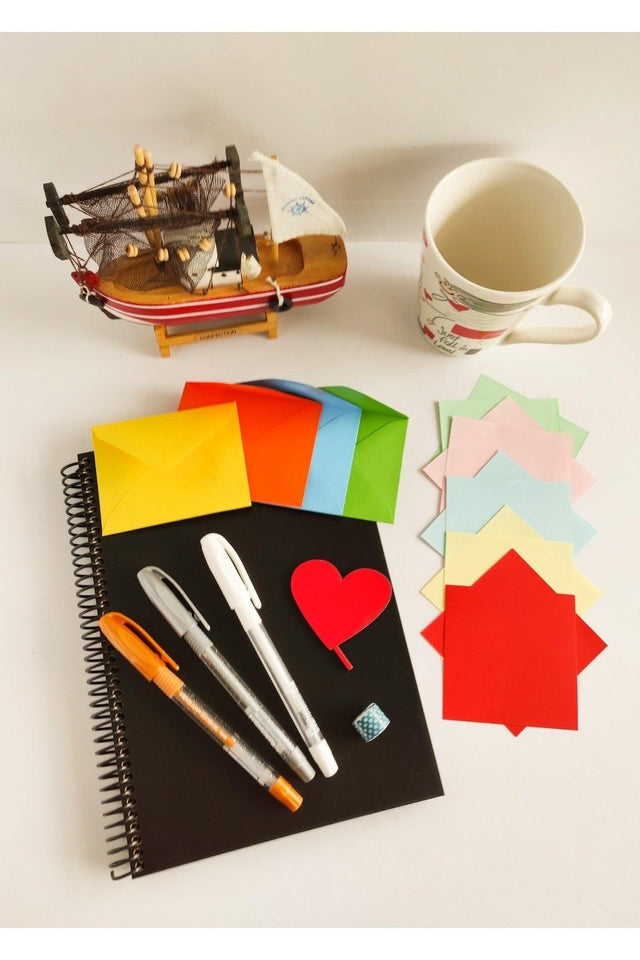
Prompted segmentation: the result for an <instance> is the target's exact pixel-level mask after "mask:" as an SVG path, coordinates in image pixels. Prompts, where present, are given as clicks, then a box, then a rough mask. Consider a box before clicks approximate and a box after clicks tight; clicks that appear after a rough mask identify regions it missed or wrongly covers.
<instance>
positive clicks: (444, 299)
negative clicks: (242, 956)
mask: <svg viewBox="0 0 640 960" xmlns="http://www.w3.org/2000/svg"><path fill="white" fill-rule="evenodd" d="M422 241H423V246H422V261H421V270H420V285H419V292H418V301H419V306H418V322H419V324H420V328H421V330H422V332H423V333H424V335H425V337H426V339H427V340H428V342H429V343H430V344H431V346H432V347H434V348H435V349H436V350H439V351H441V352H442V353H445V354H448V355H449V356H469V355H471V354H476V353H478V352H479V351H480V350H484V349H486V348H487V347H493V346H497V345H499V344H500V345H501V344H507V343H582V342H584V341H585V340H592V339H593V338H594V337H597V336H598V334H600V333H602V331H603V330H604V329H605V327H606V326H607V324H608V322H609V320H610V319H611V306H610V304H609V303H608V302H607V300H605V298H604V297H602V296H600V294H599V293H594V292H593V291H592V290H586V289H584V288H583V287H575V286H568V285H566V284H564V283H563V281H564V280H565V279H566V277H567V276H568V275H569V274H570V273H571V271H572V270H573V268H574V267H575V265H576V263H577V262H578V260H579V259H580V255H581V254H582V250H583V247H584V221H583V219H582V214H581V212H580V208H579V206H578V204H577V203H576V201H575V199H574V198H573V196H572V195H571V193H569V191H568V190H567V188H566V187H565V186H564V185H563V184H562V183H560V181H559V180H556V178H555V177H553V176H552V175H551V174H550V173H547V171H546V170H542V169H540V167H536V166H533V165H532V164H530V163H525V162H523V161H520V160H509V159H502V158H499V157H495V158H494V157H489V158H487V159H484V160H473V161H471V163H465V164H464V165H463V166H461V167H457V168H456V169H455V170H452V171H451V173H449V174H447V176H446V177H444V179H443V180H441V181H440V183H438V185H437V186H436V187H435V189H434V191H433V193H432V194H431V196H430V197H429V201H428V203H427V209H426V213H425V224H424V231H423V235H422ZM560 303H562V304H569V305H571V306H575V307H580V308H581V309H582V310H584V311H586V313H588V314H589V317H590V318H591V319H590V322H589V323H588V324H585V325H583V326H557V327H535V326H533V327H532V326H528V325H527V326H525V327H523V328H522V329H519V326H518V325H519V324H520V321H521V320H522V319H523V317H524V316H525V315H526V313H527V312H528V311H529V310H530V309H531V308H532V307H535V306H538V305H543V306H551V305H552V304H560Z"/></svg>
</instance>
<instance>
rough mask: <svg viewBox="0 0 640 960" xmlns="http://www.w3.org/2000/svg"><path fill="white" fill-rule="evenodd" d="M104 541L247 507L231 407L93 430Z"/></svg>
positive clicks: (235, 413) (244, 476)
mask: <svg viewBox="0 0 640 960" xmlns="http://www.w3.org/2000/svg"><path fill="white" fill-rule="evenodd" d="M91 434H92V437H93V450H94V454H95V461H96V476H97V481H98V496H99V500H100V514H101V519H102V533H103V534H104V535H106V534H111V533H123V532H124V531H125V530H137V529H139V528H140V527H151V526H154V525H155V524H158V523H171V522H172V521H174V520H184V519H186V518H187V517H200V516H204V515H205V514H207V513H219V512H220V511H222V510H235V509H237V508H238V507H248V506H250V504H251V499H250V496H249V483H248V480H247V471H246V467H245V463H244V452H243V449H242V437H241V435H240V424H239V422H238V411H237V408H236V405H235V403H224V404H219V405H218V406H215V407H201V408H198V409H195V410H182V411H178V412H177V413H161V414H157V415H156V416H151V417H141V418H139V419H137V420H122V421H119V422H117V423H107V424H102V425H101V426H97V427H93V428H92V430H91Z"/></svg>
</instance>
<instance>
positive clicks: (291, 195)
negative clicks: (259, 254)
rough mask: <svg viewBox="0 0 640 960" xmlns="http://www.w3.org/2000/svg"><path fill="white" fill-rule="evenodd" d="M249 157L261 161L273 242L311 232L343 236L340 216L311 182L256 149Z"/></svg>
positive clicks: (344, 230)
mask: <svg viewBox="0 0 640 960" xmlns="http://www.w3.org/2000/svg"><path fill="white" fill-rule="evenodd" d="M249 159H250V160H259V161H260V163H261V164H262V172H263V174H264V182H265V187H266V189H267V203H268V204H269V218H270V220H271V237H272V239H273V242H274V243H284V242H285V241H286V240H292V239H293V238H294V237H303V236H308V235H309V234H314V233H322V234H330V235H331V234H333V235H336V236H344V234H345V233H346V232H347V228H346V227H345V225H344V222H343V220H342V218H341V217H340V216H339V215H338V214H337V213H336V211H335V210H334V209H333V208H332V207H330V206H329V204H328V203H326V201H324V200H323V199H322V197H321V196H320V194H319V193H318V191H317V190H314V188H313V187H312V186H311V184H309V183H307V181H306V180H303V179H302V177H299V176H298V174H297V173H294V172H293V170H289V169H288V168H287V167H285V166H283V165H282V164H281V163H280V162H279V161H278V160H273V159H272V158H271V157H266V156H265V155H264V154H263V153H260V152H259V151H258V150H256V151H255V152H254V153H252V154H251V156H250V157H249Z"/></svg>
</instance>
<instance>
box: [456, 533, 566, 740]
mask: <svg viewBox="0 0 640 960" xmlns="http://www.w3.org/2000/svg"><path fill="white" fill-rule="evenodd" d="M445 609H446V620H445V640H444V649H445V657H444V671H443V717H444V718H445V719H448V720H471V721H475V722H481V723H503V724H506V725H507V726H509V727H510V728H511V727H515V728H521V727H525V726H532V727H554V728H560V729H567V730H577V728H578V694H577V674H578V666H577V639H576V613H575V597H573V596H570V595H565V594H558V593H555V591H554V590H552V589H551V587H550V586H549V585H548V584H547V583H546V582H545V581H544V580H543V579H542V578H541V577H539V576H538V574H537V573H535V572H534V571H533V570H532V569H531V567H529V566H528V564H527V563H525V561H524V560H523V559H522V558H521V557H520V556H519V555H518V554H517V553H516V552H515V551H514V550H511V551H509V553H507V554H505V556H504V557H502V558H501V560H499V561H498V563H496V564H495V565H494V566H493V567H492V568H491V569H490V570H488V571H487V572H486V573H485V574H484V575H483V576H482V577H480V578H479V579H478V580H477V581H476V583H475V584H473V586H470V587H461V586H452V585H449V586H447V587H446V591H445Z"/></svg>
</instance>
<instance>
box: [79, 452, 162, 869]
mask: <svg viewBox="0 0 640 960" xmlns="http://www.w3.org/2000/svg"><path fill="white" fill-rule="evenodd" d="M61 472H62V487H63V491H64V499H65V505H66V514H67V526H68V528H69V540H70V544H71V556H72V559H73V568H74V576H75V582H76V588H77V596H78V608H79V611H80V626H81V631H82V642H83V650H84V653H85V657H84V659H85V663H86V664H87V668H86V672H87V684H88V687H89V690H88V693H89V699H90V706H91V720H92V721H93V726H92V730H93V732H94V734H95V738H94V742H95V743H96V744H97V746H98V749H97V750H96V756H97V757H98V769H99V771H100V774H99V780H100V784H101V786H100V793H101V794H102V795H103V799H102V800H101V804H102V805H103V806H104V807H105V808H106V809H105V811H104V813H103V817H105V818H106V820H107V822H106V824H105V828H104V829H105V831H107V838H106V839H107V854H108V856H109V858H112V857H114V858H115V859H113V860H111V862H110V863H109V869H110V872H111V878H112V879H113V880H121V879H122V878H123V877H128V876H133V877H135V876H137V875H138V874H139V873H141V872H142V871H143V869H144V861H143V857H142V840H141V836H140V825H139V821H138V816H137V812H136V800H135V793H134V787H133V780H132V774H131V763H130V759H129V748H128V744H127V735H126V729H125V723H124V710H123V703H122V698H121V695H120V687H119V683H118V670H117V663H116V658H115V656H114V654H113V651H112V650H111V648H110V647H108V646H107V644H105V642H104V640H103V638H102V634H101V633H100V629H99V627H98V620H99V618H100V617H101V616H102V614H103V613H105V612H106V610H107V608H108V594H107V584H106V580H105V576H104V567H103V561H102V544H101V539H100V514H99V509H98V500H97V493H96V491H95V487H94V483H93V471H92V465H91V460H90V458H89V457H82V456H81V457H80V458H79V460H78V461H77V462H76V463H70V464H68V465H67V466H66V467H63V469H62V471H61Z"/></svg>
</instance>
